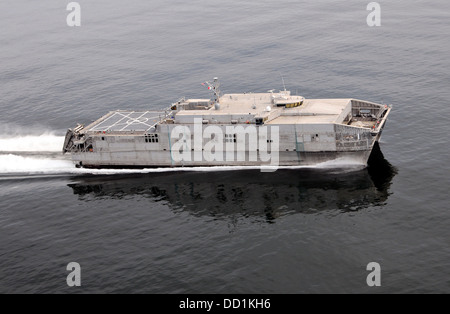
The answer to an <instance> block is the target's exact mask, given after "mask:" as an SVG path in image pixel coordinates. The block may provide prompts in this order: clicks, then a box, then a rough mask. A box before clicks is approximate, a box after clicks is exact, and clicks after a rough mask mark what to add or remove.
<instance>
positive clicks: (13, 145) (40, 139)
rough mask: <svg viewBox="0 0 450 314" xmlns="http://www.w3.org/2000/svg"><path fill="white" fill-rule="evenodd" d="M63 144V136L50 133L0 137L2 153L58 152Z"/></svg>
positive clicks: (0, 150) (0, 151)
mask: <svg viewBox="0 0 450 314" xmlns="http://www.w3.org/2000/svg"><path fill="white" fill-rule="evenodd" d="M63 144H64V137H63V136H56V135H54V134H52V133H43V134H41V135H24V136H13V137H6V136H4V135H3V136H1V135H0V153H2V152H60V151H61V150H62V147H63Z"/></svg>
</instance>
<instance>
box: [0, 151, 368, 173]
mask: <svg viewBox="0 0 450 314" xmlns="http://www.w3.org/2000/svg"><path fill="white" fill-rule="evenodd" d="M355 167H358V168H359V167H362V165H355V164H349V162H348V161H345V160H344V161H339V160H338V161H330V162H325V163H322V164H318V165H315V166H289V167H287V166H282V167H279V168H278V169H280V170H281V169H324V168H326V169H332V168H353V169H354V168H355ZM260 169H261V167H259V166H251V167H248V166H214V167H180V168H148V169H85V168H75V166H74V164H73V162H72V161H71V160H68V159H66V160H64V159H60V158H58V159H52V158H49V157H46V156H42V157H36V156H32V157H30V156H20V155H14V154H6V155H0V174H30V175H35V174H51V175H55V174H71V175H77V174H80V175H81V174H94V175H114V174H131V173H158V172H159V173H160V172H179V171H185V172H189V171H192V172H217V171H239V170H260Z"/></svg>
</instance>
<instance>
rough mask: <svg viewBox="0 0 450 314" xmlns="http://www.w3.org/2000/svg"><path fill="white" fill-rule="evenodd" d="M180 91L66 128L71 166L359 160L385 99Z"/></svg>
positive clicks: (213, 85)
mask: <svg viewBox="0 0 450 314" xmlns="http://www.w3.org/2000/svg"><path fill="white" fill-rule="evenodd" d="M202 85H204V86H206V87H207V88H208V89H209V90H210V91H211V92H212V97H211V98H210V99H185V98H182V99H180V100H179V101H177V102H175V103H173V104H172V105H171V106H170V107H168V108H166V109H165V110H161V111H123V110H116V111H111V112H109V113H108V114H106V115H105V116H103V117H101V118H100V119H98V120H96V121H95V122H93V123H91V124H89V125H87V126H84V125H82V124H78V125H77V126H76V127H75V128H73V129H69V130H68V131H67V134H66V137H65V141H64V147H63V153H70V154H71V156H72V160H73V161H74V162H75V165H76V166H77V167H86V168H152V167H208V166H246V167H249V166H250V167H255V166H256V167H265V166H269V167H285V166H311V165H317V164H320V163H324V162H328V161H334V160H342V161H344V163H349V164H359V165H366V164H367V161H368V159H369V156H370V154H371V151H372V149H373V147H374V145H375V143H377V142H378V141H379V140H380V136H381V133H382V131H383V128H384V126H385V124H386V120H387V117H388V115H389V113H390V111H391V106H390V105H384V104H378V103H373V102H369V101H362V100H357V99H305V98H304V97H302V96H298V95H291V93H290V91H287V90H286V88H284V90H281V91H274V90H270V91H268V92H265V93H239V94H222V93H221V92H220V84H219V81H218V79H217V78H214V79H213V81H211V82H205V83H202Z"/></svg>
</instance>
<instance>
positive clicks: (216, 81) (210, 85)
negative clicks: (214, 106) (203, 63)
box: [202, 77, 221, 102]
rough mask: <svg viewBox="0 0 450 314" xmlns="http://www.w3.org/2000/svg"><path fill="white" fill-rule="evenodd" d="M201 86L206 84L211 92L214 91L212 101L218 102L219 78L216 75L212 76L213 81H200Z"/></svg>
mask: <svg viewBox="0 0 450 314" xmlns="http://www.w3.org/2000/svg"><path fill="white" fill-rule="evenodd" d="M202 85H203V86H205V85H206V86H207V87H208V89H209V90H212V92H213V93H214V96H215V97H214V101H215V102H218V101H219V98H220V94H221V93H220V89H219V87H220V83H219V79H218V78H217V77H215V78H213V82H208V81H206V82H204V83H202Z"/></svg>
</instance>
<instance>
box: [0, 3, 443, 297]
mask: <svg viewBox="0 0 450 314" xmlns="http://www.w3.org/2000/svg"><path fill="white" fill-rule="evenodd" d="M68 2H69V1H66V2H64V1H57V0H40V1H23V0H16V1H13V2H6V1H2V2H1V3H0V96H1V97H0V109H1V111H0V112H1V114H0V293H13V292H25V293H37V292H39V293H56V292H63V293H66V292H67V293H71V292H82V293H90V292H114V293H116V292H127V293H323V292H325V293H335V292H337V293H359V292H362V293H422V292H425V293H431V292H444V293H450V247H449V238H450V228H449V224H450V210H449V201H450V198H449V196H448V188H449V184H450V179H449V165H448V162H449V148H448V147H449V145H448V134H449V131H450V103H449V99H450V88H449V86H450V72H449V69H450V40H449V39H450V38H449V36H450V3H449V2H448V1H444V0H438V1H433V2H429V1H405V0H402V1H389V2H387V1H382V2H380V4H381V9H382V14H381V22H382V25H381V26H380V27H368V26H367V24H366V17H367V14H368V12H367V11H366V6H367V4H368V3H369V2H370V1H355V0H351V1H345V2H344V1H340V2H339V3H336V1H307V2H306V1H298V0H296V1H246V2H245V3H244V2H242V1H236V0H230V1H215V0H214V1H213V0H212V1H207V2H205V1H196V0H194V1H187V2H186V1H136V0H131V1H126V3H125V2H124V1H115V0H114V1H111V0H109V1H106V0H98V1H85V0H80V1H79V3H80V5H81V9H82V26H81V27H78V28H71V27H68V26H67V25H66V16H67V14H68V12H67V11H66V10H65V6H66V4H67V3H68ZM392 2H393V3H392ZM280 73H281V74H282V75H283V76H284V78H285V81H286V85H287V88H289V89H291V90H293V91H295V90H297V89H298V91H299V93H300V94H302V95H304V96H305V97H307V98H328V97H354V98H359V99H365V100H371V101H376V102H384V103H390V104H393V105H394V110H393V111H392V115H391V117H390V120H389V122H388V124H387V127H386V129H385V131H384V134H383V138H382V142H381V144H380V146H381V151H382V153H383V155H384V157H382V156H381V153H380V152H378V154H377V155H378V156H375V157H376V158H374V159H373V162H371V165H370V167H369V168H368V169H364V170H355V171H348V170H345V171H344V170H339V169H333V170H330V169H303V170H302V169H300V170H295V171H294V170H290V171H287V170H283V171H278V172H276V173H274V174H267V173H266V174H262V173H259V172H257V171H222V172H217V171H209V172H197V173H190V172H182V173H177V172H166V173H165V172H149V171H147V172H145V171H141V172H136V173H125V172H120V171H116V172H113V171H110V172H108V171H104V172H98V171H97V172H95V171H91V172H89V171H84V172H83V171H82V170H77V169H74V168H73V166H72V165H71V163H70V161H69V160H67V157H63V156H61V155H60V153H59V150H60V148H61V145H62V136H63V134H64V132H65V130H66V129H67V128H68V127H73V126H74V125H75V123H76V122H82V123H87V122H90V121H91V120H94V119H96V118H98V117H99V116H100V115H103V114H105V113H106V112H108V111H109V110H113V109H119V108H121V109H158V108H162V107H166V106H167V105H168V104H169V103H170V102H172V101H175V100H177V99H178V98H179V97H182V96H191V97H192V96H193V97H197V96H201V97H207V96H208V94H207V91H206V90H205V89H204V88H203V87H202V86H201V85H200V83H201V82H203V81H204V80H207V79H210V78H212V77H213V76H218V77H219V78H220V79H221V82H222V89H223V91H225V92H245V91H266V90H268V89H272V88H278V89H279V88H281V87H282V85H281V79H280ZM69 262H78V263H80V264H81V268H82V287H80V288H69V287H68V286H67V285H66V276H67V275H68V272H67V271H66V265H67V264H68V263H69ZM369 262H378V263H380V265H381V269H382V286H381V287H377V288H371V287H368V286H367V284H366V276H367V275H368V273H369V272H368V271H366V265H367V264H368V263H369Z"/></svg>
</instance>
